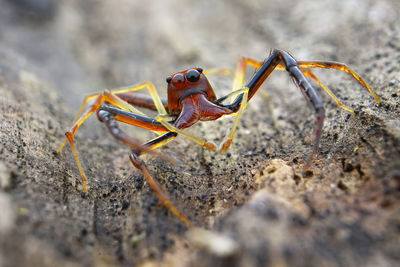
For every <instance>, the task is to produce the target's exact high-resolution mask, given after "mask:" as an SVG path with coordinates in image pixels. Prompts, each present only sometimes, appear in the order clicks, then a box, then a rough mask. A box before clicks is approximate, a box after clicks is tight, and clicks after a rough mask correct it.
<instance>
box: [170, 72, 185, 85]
mask: <svg viewBox="0 0 400 267" xmlns="http://www.w3.org/2000/svg"><path fill="white" fill-rule="evenodd" d="M172 84H173V85H174V86H175V87H176V88H182V87H183V86H184V85H185V75H183V74H182V73H177V74H175V75H174V77H172Z"/></svg>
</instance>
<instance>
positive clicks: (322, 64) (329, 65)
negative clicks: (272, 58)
mask: <svg viewBox="0 0 400 267" xmlns="http://www.w3.org/2000/svg"><path fill="white" fill-rule="evenodd" d="M297 63H298V65H299V67H301V68H324V69H337V70H341V71H344V72H347V73H348V74H350V75H351V76H352V77H353V78H354V79H356V80H357V81H358V82H359V83H360V84H361V85H362V86H364V87H365V88H366V89H367V90H368V91H369V92H370V94H371V95H372V96H373V97H374V99H375V101H376V102H377V103H378V104H379V103H380V102H381V100H380V99H379V97H378V96H377V95H376V94H375V92H374V90H372V88H371V87H370V86H369V85H368V83H366V82H365V81H364V79H363V78H362V77H361V76H360V75H359V74H358V73H357V72H355V71H354V70H352V69H351V68H349V67H348V66H347V65H346V64H343V63H340V62H333V61H298V62H297Z"/></svg>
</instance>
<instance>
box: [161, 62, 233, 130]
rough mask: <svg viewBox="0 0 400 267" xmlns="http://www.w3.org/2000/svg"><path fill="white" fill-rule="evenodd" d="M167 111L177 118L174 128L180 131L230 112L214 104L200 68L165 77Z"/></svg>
mask: <svg viewBox="0 0 400 267" xmlns="http://www.w3.org/2000/svg"><path fill="white" fill-rule="evenodd" d="M167 83H168V111H169V114H170V115H175V116H178V117H177V119H176V121H175V123H174V126H175V127H177V128H179V129H181V128H187V127H190V126H192V125H193V124H194V123H196V122H197V121H199V120H201V121H209V120H216V119H218V118H219V117H221V116H222V115H226V114H230V113H232V111H231V110H229V109H227V108H224V107H221V106H218V105H217V104H215V101H216V99H217V98H216V96H215V93H214V90H213V88H212V87H211V85H210V83H209V82H208V79H207V77H206V76H205V75H204V74H203V70H202V69H201V68H193V69H188V70H184V71H181V72H178V73H175V74H172V75H171V76H168V77H167Z"/></svg>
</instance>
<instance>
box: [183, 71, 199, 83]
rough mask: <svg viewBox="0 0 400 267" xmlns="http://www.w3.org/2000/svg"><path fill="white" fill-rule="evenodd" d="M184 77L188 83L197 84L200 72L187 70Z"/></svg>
mask: <svg viewBox="0 0 400 267" xmlns="http://www.w3.org/2000/svg"><path fill="white" fill-rule="evenodd" d="M186 77H187V79H188V81H189V82H192V83H194V82H197V81H198V80H199V79H200V72H199V71H198V70H195V69H191V70H188V72H186Z"/></svg>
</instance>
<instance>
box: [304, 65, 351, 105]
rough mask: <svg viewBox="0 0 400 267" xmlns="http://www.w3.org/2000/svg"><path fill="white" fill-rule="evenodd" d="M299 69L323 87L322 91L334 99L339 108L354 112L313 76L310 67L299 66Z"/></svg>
mask: <svg viewBox="0 0 400 267" xmlns="http://www.w3.org/2000/svg"><path fill="white" fill-rule="evenodd" d="M300 70H301V71H302V72H303V73H304V74H305V75H306V76H308V77H310V78H311V79H313V80H314V81H315V82H316V83H317V84H318V85H319V86H320V87H321V88H322V89H324V91H325V92H326V93H327V94H328V95H329V96H330V97H331V98H332V99H333V101H335V103H336V105H338V106H339V108H342V109H344V110H347V111H349V112H351V113H354V109H352V108H351V107H348V106H346V105H344V104H343V103H342V102H341V101H340V100H339V99H338V98H337V97H336V96H335V94H334V93H333V92H332V91H331V90H330V89H329V88H328V87H327V86H326V85H325V84H323V83H322V82H321V81H320V79H318V77H317V76H315V74H314V73H313V72H312V71H311V70H310V69H305V68H300Z"/></svg>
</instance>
